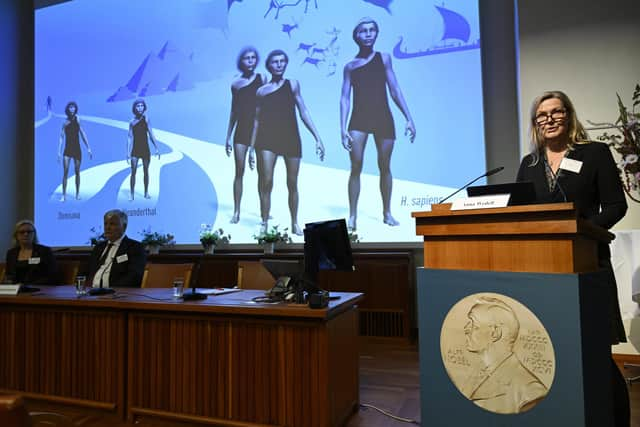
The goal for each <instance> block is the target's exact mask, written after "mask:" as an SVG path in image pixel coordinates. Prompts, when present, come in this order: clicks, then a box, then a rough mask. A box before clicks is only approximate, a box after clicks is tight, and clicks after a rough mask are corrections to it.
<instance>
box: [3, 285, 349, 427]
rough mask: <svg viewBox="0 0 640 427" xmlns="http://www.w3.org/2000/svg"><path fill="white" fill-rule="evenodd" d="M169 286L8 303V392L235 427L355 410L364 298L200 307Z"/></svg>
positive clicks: (51, 290) (249, 300) (329, 419)
mask: <svg viewBox="0 0 640 427" xmlns="http://www.w3.org/2000/svg"><path fill="white" fill-rule="evenodd" d="M171 293H172V290H171V289H149V288H145V289H133V288H127V289H125V288H121V289H118V290H117V292H116V293H115V294H112V295H105V296H99V297H97V296H81V297H77V296H76V295H75V289H74V288H73V287H71V286H59V287H44V286H43V287H41V288H40V291H39V292H36V293H33V294H20V295H18V296H0V392H9V393H15V392H18V393H20V394H22V395H24V396H25V397H27V398H30V399H35V400H45V401H48V402H53V403H55V404H60V405H71V406H80V407H85V408H93V410H102V411H105V412H111V413H114V414H117V416H118V417H119V418H121V419H126V420H128V421H130V422H135V421H136V419H138V418H140V417H150V418H154V417H158V418H163V419H165V420H176V421H178V420H180V421H187V422H195V423H204V424H215V425H229V426H269V425H278V426H296V427H298V426H319V427H325V426H327V427H328V426H339V425H342V424H344V423H345V422H346V420H347V419H348V418H349V416H350V415H351V414H352V413H353V412H354V411H355V410H357V406H358V400H359V395H358V393H359V380H358V340H357V337H358V316H357V309H358V308H357V304H358V302H359V301H360V300H361V299H362V294H359V293H340V292H334V293H332V296H337V297H339V299H336V300H331V301H330V303H329V306H328V307H327V308H325V309H311V308H309V307H308V306H307V305H298V304H286V303H275V304H273V303H259V302H254V298H255V297H258V296H262V295H264V291H253V290H241V291H239V292H233V293H228V294H221V295H215V296H209V298H208V299H206V300H202V301H193V302H191V301H189V302H186V301H182V300H180V299H174V298H173V297H172V295H171Z"/></svg>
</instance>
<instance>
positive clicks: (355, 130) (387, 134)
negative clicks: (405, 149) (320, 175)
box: [340, 18, 416, 230]
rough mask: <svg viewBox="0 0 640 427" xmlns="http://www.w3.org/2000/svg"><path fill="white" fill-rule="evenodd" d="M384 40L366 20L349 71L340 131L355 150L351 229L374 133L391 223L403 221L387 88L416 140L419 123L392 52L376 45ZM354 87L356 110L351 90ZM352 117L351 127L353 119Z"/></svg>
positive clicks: (386, 214)
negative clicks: (394, 203)
mask: <svg viewBox="0 0 640 427" xmlns="http://www.w3.org/2000/svg"><path fill="white" fill-rule="evenodd" d="M377 37H378V23H377V22H376V21H374V20H373V19H371V18H363V19H361V20H360V21H359V22H358V24H357V25H356V27H355V28H354V29H353V40H354V41H355V42H356V44H357V45H358V48H359V51H358V54H357V55H356V57H355V58H354V59H353V60H352V61H350V62H349V63H347V65H345V67H344V79H343V82H342V93H341V96H340V128H341V133H342V145H343V147H344V148H345V149H346V150H347V151H349V156H350V159H351V174H350V175H349V186H348V191H349V220H348V222H347V224H348V227H349V228H350V229H351V230H355V229H356V220H357V216H358V198H359V196H360V173H361V172H362V162H363V158H364V149H365V147H366V144H367V138H368V136H369V134H373V138H374V140H375V143H376V149H377V152H378V168H379V170H380V195H381V196H382V215H383V221H384V223H385V224H388V225H391V226H396V225H398V224H399V223H398V221H396V219H395V218H394V217H393V216H392V215H391V190H392V186H393V177H392V175H391V168H390V166H391V154H392V152H393V146H394V143H395V139H396V133H395V125H394V122H393V116H392V115H391V110H390V108H389V102H388V99H387V87H388V88H389V93H390V94H391V99H393V101H394V102H395V104H396V105H397V106H398V108H399V109H400V111H401V112H402V114H403V115H404V117H405V119H406V121H407V123H406V125H405V135H407V136H408V137H409V140H410V141H411V142H413V140H414V139H415V136H416V129H415V125H414V124H413V119H412V118H411V114H410V113H409V108H408V107H407V104H406V102H405V100H404V97H403V95H402V92H401V90H400V86H399V85H398V81H397V79H396V75H395V73H394V71H393V68H392V66H391V56H390V55H389V54H388V53H381V52H376V51H375V50H374V49H373V47H374V44H375V42H376V39H377ZM352 89H353V109H351V90H352ZM349 112H351V118H350V120H349V125H348V127H347V118H348V117H349Z"/></svg>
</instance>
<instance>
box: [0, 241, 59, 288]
mask: <svg viewBox="0 0 640 427" xmlns="http://www.w3.org/2000/svg"><path fill="white" fill-rule="evenodd" d="M18 252H20V248H19V247H13V248H11V249H9V250H8V251H7V258H6V262H7V266H6V273H5V277H6V278H7V279H11V280H19V279H20V278H16V277H15V274H16V264H17V262H18ZM31 257H32V258H40V262H39V263H38V264H29V266H28V269H27V271H26V273H25V276H24V277H23V278H22V282H23V283H25V284H28V285H31V284H36V285H37V284H40V285H54V284H57V283H56V280H57V276H56V260H55V258H54V256H53V252H52V251H51V248H50V247H48V246H44V245H38V244H34V245H33V250H32V251H31Z"/></svg>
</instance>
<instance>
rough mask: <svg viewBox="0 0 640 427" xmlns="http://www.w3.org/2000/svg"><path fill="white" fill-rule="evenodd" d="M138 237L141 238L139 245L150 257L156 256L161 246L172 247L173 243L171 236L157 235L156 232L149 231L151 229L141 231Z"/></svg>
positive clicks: (168, 234)
mask: <svg viewBox="0 0 640 427" xmlns="http://www.w3.org/2000/svg"><path fill="white" fill-rule="evenodd" d="M140 235H141V236H142V240H140V243H142V244H143V245H144V246H145V247H146V248H147V250H148V251H149V254H151V255H154V254H158V253H159V252H160V247H161V246H167V245H173V244H174V243H175V240H174V237H173V235H172V234H170V233H166V234H163V233H158V232H157V231H151V227H149V228H147V229H143V230H142V231H141V232H140Z"/></svg>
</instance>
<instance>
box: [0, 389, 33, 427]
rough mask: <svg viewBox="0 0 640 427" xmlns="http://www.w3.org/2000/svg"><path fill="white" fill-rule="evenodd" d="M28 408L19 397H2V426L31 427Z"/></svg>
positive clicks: (0, 420)
mask: <svg viewBox="0 0 640 427" xmlns="http://www.w3.org/2000/svg"><path fill="white" fill-rule="evenodd" d="M30 425H31V424H30V423H29V415H28V414H27V408H26V407H25V406H24V400H23V399H22V397H21V396H17V395H0V426H3V427H27V426H30Z"/></svg>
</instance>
